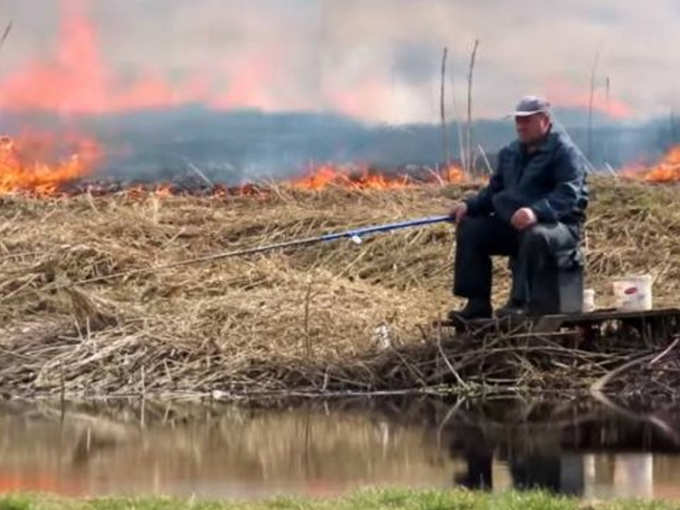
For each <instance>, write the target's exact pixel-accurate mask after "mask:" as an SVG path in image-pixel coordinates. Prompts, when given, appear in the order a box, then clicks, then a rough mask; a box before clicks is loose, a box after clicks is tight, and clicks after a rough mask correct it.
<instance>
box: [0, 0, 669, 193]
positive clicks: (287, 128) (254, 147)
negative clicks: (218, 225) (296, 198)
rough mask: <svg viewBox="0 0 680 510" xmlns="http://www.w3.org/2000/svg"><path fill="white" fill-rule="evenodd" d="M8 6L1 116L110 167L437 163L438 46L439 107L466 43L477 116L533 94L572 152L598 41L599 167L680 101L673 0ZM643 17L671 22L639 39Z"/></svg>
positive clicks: (230, 169)
mask: <svg viewBox="0 0 680 510" xmlns="http://www.w3.org/2000/svg"><path fill="white" fill-rule="evenodd" d="M6 4H7V5H6V6H5V7H6V9H5V12H4V14H5V15H6V16H7V19H8V20H9V19H11V20H13V23H14V29H13V32H12V34H11V36H10V38H9V39H8V41H7V43H6V45H5V47H4V48H3V66H2V68H1V69H0V110H2V112H3V116H1V117H0V126H1V127H2V128H3V129H4V130H5V131H8V132H10V133H11V132H18V131H22V130H25V129H26V127H27V126H29V127H38V128H40V129H45V128H52V129H57V130H68V131H69V132H70V131H72V130H73V129H80V130H82V131H84V132H86V133H90V132H91V133H92V134H94V135H96V136H97V137H98V138H99V139H100V140H101V142H102V146H103V148H104V152H105V159H104V160H103V161H104V163H103V164H102V166H101V167H100V173H103V174H110V175H116V176H130V177H148V178H158V177H159V176H161V177H162V176H172V175H175V174H177V173H178V172H183V171H185V170H186V166H187V161H191V162H193V163H194V164H200V165H201V166H202V167H203V168H205V169H206V171H207V172H208V173H211V175H213V176H214V177H215V178H222V179H224V180H228V181H230V182H233V181H238V180H249V179H251V178H259V177H267V176H273V177H276V176H281V175H284V174H286V173H288V172H299V171H300V170H301V169H304V168H306V167H307V166H308V165H309V164H311V163H313V162H315V161H317V162H318V161H328V160H333V161H338V162H344V161H359V162H363V163H369V164H371V163H374V164H377V165H385V166H396V165H403V164H408V163H415V164H427V165H435V164H437V163H438V162H441V159H442V155H441V134H440V133H439V132H438V129H439V128H438V127H437V126H436V125H435V124H436V122H438V117H439V106H438V105H439V67H440V59H441V51H442V48H443V47H444V46H447V47H448V48H449V61H448V70H449V80H447V84H446V86H447V93H448V95H447V105H451V104H452V99H453V98H452V94H455V97H456V101H457V104H458V108H459V109H460V105H462V104H463V96H464V90H465V81H466V74H467V62H468V58H469V51H470V48H471V43H472V41H473V40H474V39H475V38H479V39H480V40H481V46H480V53H479V59H478V62H477V67H476V70H475V88H474V91H473V100H474V115H475V117H476V118H497V117H499V116H501V115H503V114H505V113H506V112H507V111H508V110H509V109H510V108H511V107H512V105H513V104H514V103H515V102H516V99H517V98H518V97H519V96H522V95H524V94H526V93H529V92H531V93H539V94H544V95H547V96H548V97H549V98H550V99H551V101H552V103H553V104H554V105H556V106H558V107H562V109H563V111H564V109H568V110H569V111H568V112H567V114H568V116H572V117H573V121H572V122H569V123H567V122H566V121H565V123H567V124H571V126H573V127H570V133H571V134H572V136H573V138H574V139H575V140H576V141H577V142H578V143H580V144H581V146H584V144H585V135H584V132H585V131H584V128H583V126H585V120H584V115H583V112H584V108H585V107H586V106H587V105H588V102H589V94H588V91H589V82H590V67H591V62H592V58H593V55H594V53H595V50H596V49H597V48H602V57H601V59H600V67H599V69H600V74H599V75H598V77H597V80H596V84H597V89H596V91H595V97H594V104H593V106H594V109H595V111H596V113H599V114H601V116H600V117H599V118H596V126H595V138H594V142H595V143H594V145H595V151H596V153H595V154H594V155H593V163H595V164H598V162H603V161H608V162H610V163H611V164H614V165H615V164H616V163H617V162H621V164H623V163H624V162H625V161H628V160H631V159H636V158H637V159H639V158H648V157H652V156H651V155H653V154H656V153H657V152H658V151H659V150H660V148H661V147H662V146H663V143H662V142H661V141H660V138H659V136H660V135H659V134H658V130H659V128H658V126H657V125H656V124H654V123H650V124H647V125H645V124H640V123H638V124H637V125H632V124H630V123H631V122H633V121H637V122H641V121H646V120H648V119H650V118H651V117H652V116H653V115H658V114H663V115H664V116H665V115H666V114H667V111H668V108H670V107H672V106H675V107H676V109H678V108H680V103H678V101H680V100H678V98H677V95H676V94H675V90H676V88H677V83H676V82H677V79H676V77H675V74H674V66H673V65H672V64H673V63H674V62H673V58H674V57H673V55H672V54H671V52H670V51H669V48H674V47H677V43H678V42H680V41H676V40H675V39H676V38H678V37H680V36H678V35H677V34H680V30H674V28H678V29H680V16H677V14H678V7H677V3H676V2H675V1H673V0H658V1H657V2H655V3H654V4H653V5H650V6H645V7H641V6H640V4H639V2H635V1H633V0H602V1H601V2H598V4H597V5H596V6H593V5H592V2H590V1H589V0H573V1H572V2H569V3H568V5H567V4H565V3H550V5H548V4H547V3H546V2H544V1H543V0H527V1H525V2H523V3H522V5H521V6H519V5H518V4H517V3H516V2H514V1H513V0H494V1H491V0H484V1H478V2H474V3H473V2H465V1H463V0H372V1H371V2H365V1H359V0H318V1H315V2H310V1H308V0H258V1H257V2H253V1H245V0H202V1H201V2H195V1H193V2H190V1H189V0H145V1H138V0H134V1H133V0H130V1H127V2H94V1H87V0H61V1H56V0H9V1H8V2H6ZM676 25H678V26H676ZM650 26H663V27H665V30H663V31H660V32H658V33H655V37H651V38H650V37H649V27H650ZM605 75H606V76H610V77H611V84H612V86H611V91H610V92H611V93H610V96H609V97H608V98H607V97H605V93H604V85H603V80H604V76H605ZM290 112H296V113H290ZM449 117H450V118H451V110H450V109H449ZM561 118H562V119H563V120H564V118H565V117H561ZM602 119H604V120H602ZM623 120H625V121H626V122H627V124H625V125H624V124H620V125H616V124H612V123H613V122H614V121H623ZM449 132H450V133H451V134H452V136H455V133H456V130H455V129H451V130H450V131H449ZM474 133H475V137H476V140H477V142H478V143H481V144H482V145H483V146H484V148H485V149H486V150H487V152H490V153H493V152H494V151H496V150H497V149H498V148H499V147H500V146H501V145H502V144H503V143H507V142H508V141H509V140H511V139H512V137H513V132H512V126H510V125H509V124H508V123H507V122H503V121H479V122H477V123H476V124H475V126H474ZM451 142H452V143H451V144H450V145H451V147H454V148H457V143H455V140H452V141H451Z"/></svg>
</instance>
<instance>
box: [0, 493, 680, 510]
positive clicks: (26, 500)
mask: <svg viewBox="0 0 680 510" xmlns="http://www.w3.org/2000/svg"><path fill="white" fill-rule="evenodd" d="M317 508H318V509H323V510H572V509H573V510H633V509H635V510H637V509H641V510H642V509H644V510H670V509H679V508H680V502H678V503H668V502H666V503H664V502H640V501H612V502H597V503H587V502H583V501H580V500H578V499H572V498H566V497H561V496H553V495H550V494H547V493H545V492H530V493H527V492H522V493H520V492H505V493H502V494H487V493H481V492H471V491H465V490H451V491H444V490H439V491H435V490H417V491H416V490H407V489H389V490H363V491H360V492H357V493H354V494H352V495H349V496H346V497H343V498H337V499H324V500H314V499H298V498H278V499H271V500H268V501H260V502H238V503H237V502H231V503H224V502H222V503H220V502H207V501H206V502H203V501H194V500H178V499H162V498H154V499H151V498H140V499H124V498H109V499H89V500H73V499H60V498H56V497H52V496H42V495H9V496H4V497H3V496H0V510H33V509H35V510H133V509H134V510H175V509H177V510H179V509H192V510H307V509H317Z"/></svg>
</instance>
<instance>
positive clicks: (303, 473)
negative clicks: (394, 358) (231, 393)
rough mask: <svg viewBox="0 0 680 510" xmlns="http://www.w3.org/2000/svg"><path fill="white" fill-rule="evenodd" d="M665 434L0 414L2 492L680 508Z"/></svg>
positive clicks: (420, 412)
mask: <svg viewBox="0 0 680 510" xmlns="http://www.w3.org/2000/svg"><path fill="white" fill-rule="evenodd" d="M655 418H658V416H657V417H655ZM666 425H667V428H666V429H664V428H662V427H659V426H656V425H655V424H654V423H653V421H650V420H645V419H640V420H631V419H630V417H622V416H621V415H620V414H616V413H615V414H612V413H611V412H610V411H608V410H607V409H606V408H603V407H597V406H588V407H584V406H582V405H577V404H573V405H571V404H570V405H566V406H562V407H555V406H548V405H545V404H543V403H540V404H526V403H523V404H521V405H520V404H519V403H516V402H515V403H512V404H509V403H502V404H485V405H472V404H467V403H466V404H461V403H458V404H457V405H452V404H446V403H443V402H439V401H432V400H421V401H414V400H403V401H390V402H381V403H380V405H378V404H376V403H375V402H373V404H372V405H371V407H367V406H366V403H365V402H356V401H355V402H344V403H336V404H335V405H333V406H332V407H328V406H324V405H312V406H309V405H308V406H306V407H303V408H299V407H296V408H291V409H275V410H253V409H250V410H245V409H242V408H236V407H229V406H211V407H200V406H192V405H178V404H173V405H153V404H148V403H146V404H145V405H144V407H143V408H142V407H140V406H139V405H129V404H125V405H124V404H122V403H119V404H117V405H106V406H105V405H91V404H90V405H85V404H79V405H76V404H69V405H68V407H67V409H66V412H65V413H63V414H62V413H61V412H60V409H59V407H58V406H52V405H49V404H42V405H39V406H35V405H33V406H24V405H19V404H11V405H9V404H8V405H4V406H3V407H0V431H1V432H2V433H1V434H0V491H9V490H18V489H27V490H46V491H51V492H57V493H61V494H66V495H74V496H75V495H105V494H126V495H131V494H173V495H179V496H188V495H191V494H196V495H197V496H199V497H206V498H221V497H230V498H255V497H264V496H268V495H272V494H281V493H297V494H305V495H315V496H319V495H334V494H339V493H342V492H345V491H347V490H350V489H353V488H356V487H360V486H365V485H382V486H388V485H408V486H412V487H439V488H443V487H452V486H456V485H464V486H467V487H471V488H481V489H486V490H503V489H506V488H509V487H516V488H533V487H541V488H546V489H549V490H552V491H555V492H561V493H567V494H573V495H580V496H585V497H588V498H608V497H613V496H617V497H618V496H622V497H625V496H635V497H665V498H677V499H680V489H678V488H676V487H680V448H679V447H678V444H677V442H676V439H675V438H674V437H673V436H672V435H669V434H668V423H666ZM670 430H677V428H675V429H674V428H673V426H672V425H671V426H670Z"/></svg>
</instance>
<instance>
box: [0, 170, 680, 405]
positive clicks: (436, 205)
mask: <svg viewBox="0 0 680 510" xmlns="http://www.w3.org/2000/svg"><path fill="white" fill-rule="evenodd" d="M593 184H594V185H593V192H592V196H593V201H592V206H591V208H590V219H589V222H588V225H587V239H586V246H587V254H588V274H587V284H588V285H589V286H593V287H594V288H595V289H596V290H597V297H598V305H606V304H608V303H609V302H611V298H610V297H609V295H610V294H611V292H610V289H609V285H608V281H609V279H610V278H611V277H612V276H617V275H622V274H627V273H638V272H650V273H652V274H653V275H654V276H655V278H656V280H655V286H654V292H655V305H673V304H674V303H675V299H676V295H677V292H676V290H677V287H678V285H679V284H680V263H678V262H677V261H678V255H680V243H678V242H677V240H676V239H677V234H678V233H680V212H679V211H678V209H677V208H675V207H674V201H675V194H676V193H677V188H676V187H675V186H650V185H642V184H634V183H628V182H619V181H614V180H611V179H607V180H597V181H595V182H594V183H593ZM467 191H469V190H467ZM465 192H466V190H464V189H462V188H460V187H438V186H423V187H421V188H415V189H407V190H394V191H349V190H346V189H330V190H326V191H323V192H302V191H293V190H289V189H283V188H282V189H274V190H273V191H272V192H271V193H269V194H267V195H263V196H259V197H243V198H217V197H215V198H198V197H179V196H170V197H158V196H154V195H153V194H151V195H145V196H136V195H134V194H125V193H120V194H112V195H108V196H104V197H91V196H88V195H82V196H76V197H70V198H52V199H44V198H40V199H36V198H27V197H22V196H11V197H3V198H0V234H1V235H0V321H1V323H0V324H2V326H0V328H1V329H0V333H1V334H2V340H0V389H2V391H3V392H5V393H6V394H10V395H16V394H19V395H25V396H31V395H33V396H35V395H40V394H59V393H60V392H63V393H65V394H68V395H74V396H82V395H112V394H138V393H147V394H158V393H165V394H181V393H189V394H209V393H211V392H214V391H220V392H225V393H223V395H227V396H229V395H235V394H241V395H243V394H244V393H247V392H251V393H252V392H268V391H274V392H276V391H285V390H299V391H314V392H318V391H330V390H355V391H366V390H376V389H403V388H422V387H425V386H436V385H438V384H440V383H448V382H451V381H452V380H453V381H455V376H454V374H453V372H452V370H451V368H456V369H457V371H459V373H461V374H463V376H464V378H465V379H466V381H468V382H469V384H466V385H465V386H464V387H465V388H466V391H471V388H472V386H471V384H472V382H474V383H475V384H479V383H484V384H491V385H493V384H496V385H502V384H505V383H504V381H505V382H508V381H507V380H506V379H504V378H505V377H507V375H504V374H505V372H504V371H501V372H502V373H499V374H496V375H495V376H494V375H493V374H491V375H489V377H491V379H492V380H486V379H484V378H482V379H479V378H477V379H474V377H475V376H478V372H479V370H478V369H479V363H481V362H480V361H479V359H475V357H474V356H470V355H469V354H470V352H469V351H470V350H474V349H478V350H480V349H481V350H482V352H484V353H485V355H486V354H488V352H489V348H490V346H489V345H486V344H483V345H479V346H474V345H468V346H467V347H466V348H465V349H461V345H462V344H461V340H460V339H447V338H444V339H442V337H441V335H439V334H438V332H437V331H435V330H433V329H432V328H431V327H430V324H431V323H432V321H433V320H436V319H438V318H441V317H442V316H443V315H444V314H445V313H446V312H447V311H448V310H449V309H450V308H451V307H453V306H457V305H459V304H460V302H459V301H457V300H455V299H453V298H452V296H451V294H450V287H451V269H452V247H453V231H452V228H451V227H450V226H446V225H437V226H432V227H426V228H421V229H412V230H403V231H399V232H396V233H392V234H383V235H379V236H375V237H372V238H367V239H365V242H364V244H362V245H360V246H357V245H354V244H352V243H350V242H348V241H336V242H332V243H326V244H317V245H313V246H310V247H307V248H303V249H299V250H295V251H288V252H272V253H268V254H261V255H254V256H249V257H239V258H228V259H223V260H218V261H214V262H210V263H201V264H192V265H185V266H180V267H175V268H172V269H164V270H157V271H149V272H133V273H131V274H130V275H128V276H125V277H117V278H112V279H110V280H102V281H98V282H94V283H89V284H83V285H75V286H68V284H69V283H71V282H77V281H80V280H84V279H88V278H92V277H97V276H102V275H109V274H114V273H119V272H126V271H134V270H137V269H144V268H151V267H154V266H159V265H166V264H172V263H175V262H178V261H182V260H186V259H192V258H195V257H201V256H204V255H211V254H214V253H218V252H226V251H230V250H233V249H236V248H241V247H251V246H257V245H261V244H268V243H273V242H280V241H284V240H288V239H292V238H298V237H306V236H312V235H318V234H322V233H326V232H329V231H338V230H345V229H347V228H353V227H355V226H362V225H369V224H378V223H384V222H392V221H398V220H401V219H409V218H416V217H420V216H427V215H431V214H441V213H442V212H445V211H447V210H448V208H449V205H450V203H451V199H452V198H455V197H458V196H460V195H462V194H463V193H465ZM497 276H498V278H497V280H496V281H497V285H496V294H495V299H496V300H497V301H502V300H503V299H504V298H505V292H506V290H507V287H508V281H507V271H506V269H505V264H504V263H503V262H502V261H500V260H499V261H498V263H497ZM55 287H57V289H55ZM385 338H387V339H388V342H387V343H389V345H390V346H389V347H387V348H385V344H386V342H385ZM442 340H443V341H444V343H443V344H442V343H441V342H442ZM534 340H535V339H534ZM523 341H526V339H525V340H523ZM540 341H542V342H547V343H545V345H547V346H548V347H549V348H550V349H553V347H554V340H553V339H550V338H544V339H542V340H540ZM442 345H443V347H442ZM456 346H457V347H456ZM496 347H498V345H496ZM554 348H555V349H558V348H559V347H554ZM444 350H446V352H447V358H448V361H449V362H450V363H451V364H452V365H453V366H449V363H446V361H447V360H445V359H444V358H443V357H442V356H441V354H442V353H443V352H444ZM503 352H506V353H507V351H499V352H498V353H496V355H497V356H496V357H498V356H504V357H505V358H507V355H504V354H503ZM558 355H559V356H562V355H565V356H567V357H568V359H569V360H571V361H568V362H565V363H566V365H567V369H568V368H569V366H572V368H573V365H574V362H575V360H576V358H574V356H573V353H572V354H568V355H567V354H565V353H564V352H562V351H560V352H559V353H558ZM551 356H552V355H551ZM592 356H594V357H592ZM597 356H599V355H597V354H594V355H591V354H588V357H587V359H586V361H587V363H585V364H584V363H581V365H588V367H589V368H588V367H586V368H583V374H580V373H576V372H570V373H571V378H572V379H573V376H574V375H583V377H586V375H587V374H590V376H591V382H592V379H593V378H597V377H601V376H602V375H604V374H605V373H606V371H607V369H608V368H610V367H611V366H612V364H615V362H616V361H617V360H618V362H620V361H621V360H622V359H625V358H626V357H629V356H630V351H624V352H621V353H618V354H617V357H616V359H608V360H605V361H607V363H605V362H604V361H603V360H602V359H601V358H598V357H597ZM579 359H580V358H579ZM469 360H472V362H470V361H469ZM580 360H581V361H583V360H582V359H580ZM576 361H578V360H576ZM609 362H611V363H609ZM461 363H463V364H462V365H461ZM470 363H472V365H471V364H470ZM474 363H477V365H474ZM593 366H595V367H598V370H595V371H593V370H592V368H593ZM553 368H554V367H553ZM588 370H589V372H587V373H586V371H588ZM563 375H564V374H562V376H563ZM452 377H453V379H452ZM494 377H495V378H496V380H495V381H494V380H493V378H494ZM560 377H561V376H560V372H555V371H554V370H553V374H552V376H551V377H549V378H548V379H545V378H543V376H541V377H539V376H538V375H536V374H534V373H533V372H526V373H524V375H523V376H522V377H520V378H514V379H513V381H512V385H511V386H513V387H515V388H517V387H531V386H532V385H536V384H540V385H542V386H550V387H556V388H560V387H564V386H565V385H566V386H568V385H569V384H568V383H573V381H571V380H570V381H568V382H564V381H563V382H561V383H558V379H559V378H560ZM470 378H472V379H470ZM553 379H554V380H553ZM586 379H587V378H586Z"/></svg>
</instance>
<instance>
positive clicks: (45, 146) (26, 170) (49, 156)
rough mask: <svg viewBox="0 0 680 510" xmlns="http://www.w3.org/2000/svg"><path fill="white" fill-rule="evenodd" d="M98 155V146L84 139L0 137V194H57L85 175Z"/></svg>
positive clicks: (51, 136) (41, 135) (46, 136)
mask: <svg viewBox="0 0 680 510" xmlns="http://www.w3.org/2000/svg"><path fill="white" fill-rule="evenodd" d="M99 154H100V151H99V147H98V145H97V143H96V142H95V141H94V140H92V139H90V138H87V137H83V136H75V135H71V136H69V137H61V139H56V138H55V136H54V135H51V134H38V133H31V134H27V135H22V136H20V137H18V138H16V139H12V138H10V137H7V136H3V137H0V194H7V193H13V192H29V193H33V194H38V195H49V194H54V193H57V192H58V191H59V190H60V189H61V187H62V186H63V185H64V184H66V183H68V182H71V181H74V180H78V179H81V178H82V177H84V176H86V175H88V174H89V173H90V172H91V171H92V169H93V168H94V164H95V162H96V161H97V159H98V158H99Z"/></svg>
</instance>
